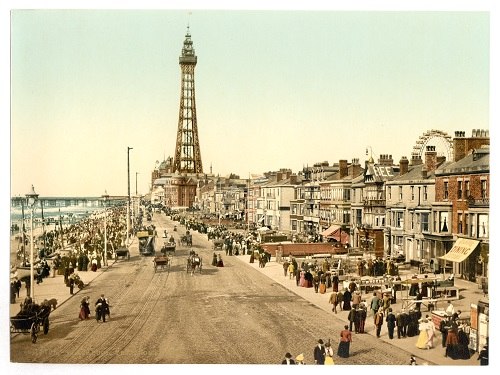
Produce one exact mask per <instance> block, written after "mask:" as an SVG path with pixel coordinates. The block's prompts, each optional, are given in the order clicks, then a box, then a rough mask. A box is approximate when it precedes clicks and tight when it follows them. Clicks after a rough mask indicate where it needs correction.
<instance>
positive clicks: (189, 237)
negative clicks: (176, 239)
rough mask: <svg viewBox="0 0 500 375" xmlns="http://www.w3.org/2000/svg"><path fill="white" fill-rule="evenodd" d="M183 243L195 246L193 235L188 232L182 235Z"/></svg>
mask: <svg viewBox="0 0 500 375" xmlns="http://www.w3.org/2000/svg"><path fill="white" fill-rule="evenodd" d="M181 245H184V246H189V247H191V246H193V235H192V234H190V233H189V232H186V234H185V235H184V236H181Z"/></svg>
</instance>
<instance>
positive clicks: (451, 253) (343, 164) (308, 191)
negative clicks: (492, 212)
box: [151, 130, 490, 280]
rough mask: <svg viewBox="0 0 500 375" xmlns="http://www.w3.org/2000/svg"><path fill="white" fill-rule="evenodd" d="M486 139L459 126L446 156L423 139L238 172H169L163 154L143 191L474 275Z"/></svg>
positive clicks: (481, 259)
mask: <svg viewBox="0 0 500 375" xmlns="http://www.w3.org/2000/svg"><path fill="white" fill-rule="evenodd" d="M489 143H490V138H489V133H488V131H482V130H474V131H473V134H472V136H470V137H466V136H465V132H462V131H458V132H455V137H454V138H453V139H452V150H453V159H452V160H446V157H445V156H441V155H439V156H438V153H437V151H436V147H435V146H432V145H427V146H425V151H424V152H422V154H419V153H416V152H414V153H413V154H412V156H411V158H410V160H408V158H406V157H402V158H401V159H400V160H399V162H397V163H395V161H394V160H393V158H392V155H380V157H379V159H378V161H377V162H375V160H374V159H373V158H372V157H370V158H369V160H367V161H366V162H365V163H364V165H363V166H362V165H361V164H360V163H359V160H358V159H353V160H351V161H350V162H348V161H347V160H339V161H338V162H337V163H334V164H333V165H330V164H329V163H328V162H323V163H317V164H315V165H313V166H312V167H306V168H303V170H302V171H300V172H298V173H293V172H292V171H291V170H289V169H281V170H279V171H276V172H267V173H264V174H263V175H262V176H258V177H255V176H251V177H250V178H247V179H241V178H239V176H234V175H232V176H228V177H220V176H215V175H213V174H212V173H210V174H181V173H178V172H175V173H174V172H172V171H173V164H172V159H171V158H168V159H167V160H165V161H163V163H161V164H159V165H157V167H156V168H155V170H154V171H153V174H152V187H153V188H152V192H151V198H152V201H153V202H161V203H163V204H165V205H166V206H169V207H178V208H182V207H184V208H188V207H189V208H195V209H197V210H199V212H202V213H204V214H208V215H215V216H216V217H221V216H222V217H231V218H234V219H236V220H242V221H243V222H245V223H247V224H256V225H257V226H268V227H269V228H271V229H273V230H276V231H278V232H282V233H286V234H290V235H294V236H301V235H302V236H314V235H319V234H321V235H322V238H328V239H332V240H333V241H338V242H341V243H342V244H348V245H349V246H351V247H354V248H359V249H360V250H363V252H365V253H370V254H373V255H374V256H378V257H386V256H398V255H404V257H405V259H406V260H407V261H410V262H424V263H428V264H431V265H432V267H434V268H433V269H435V270H438V269H441V270H445V271H448V272H454V273H458V274H460V275H462V276H463V277H464V278H467V279H470V280H476V278H477V277H478V276H481V277H483V276H485V275H487V266H488V254H489V181H490V171H489Z"/></svg>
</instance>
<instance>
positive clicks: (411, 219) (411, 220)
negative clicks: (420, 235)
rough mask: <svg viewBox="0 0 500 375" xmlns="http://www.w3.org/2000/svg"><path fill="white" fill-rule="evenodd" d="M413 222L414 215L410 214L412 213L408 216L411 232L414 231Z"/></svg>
mask: <svg viewBox="0 0 500 375" xmlns="http://www.w3.org/2000/svg"><path fill="white" fill-rule="evenodd" d="M412 187H413V186H412ZM414 220H415V214H414V213H413V212H412V213H411V214H410V228H411V230H413V229H414Z"/></svg>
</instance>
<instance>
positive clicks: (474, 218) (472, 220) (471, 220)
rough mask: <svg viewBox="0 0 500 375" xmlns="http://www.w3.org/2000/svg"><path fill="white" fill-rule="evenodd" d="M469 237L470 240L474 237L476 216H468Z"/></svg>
mask: <svg viewBox="0 0 500 375" xmlns="http://www.w3.org/2000/svg"><path fill="white" fill-rule="evenodd" d="M469 225H470V236H471V237H472V238H475V237H476V215H475V214H470V223H469Z"/></svg>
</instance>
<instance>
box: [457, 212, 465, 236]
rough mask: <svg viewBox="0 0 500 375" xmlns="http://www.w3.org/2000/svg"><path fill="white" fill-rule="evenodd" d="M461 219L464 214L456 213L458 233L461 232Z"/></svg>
mask: <svg viewBox="0 0 500 375" xmlns="http://www.w3.org/2000/svg"><path fill="white" fill-rule="evenodd" d="M463 219H464V215H463V214H458V218H457V220H458V223H457V224H458V228H457V229H458V233H460V234H463Z"/></svg>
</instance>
